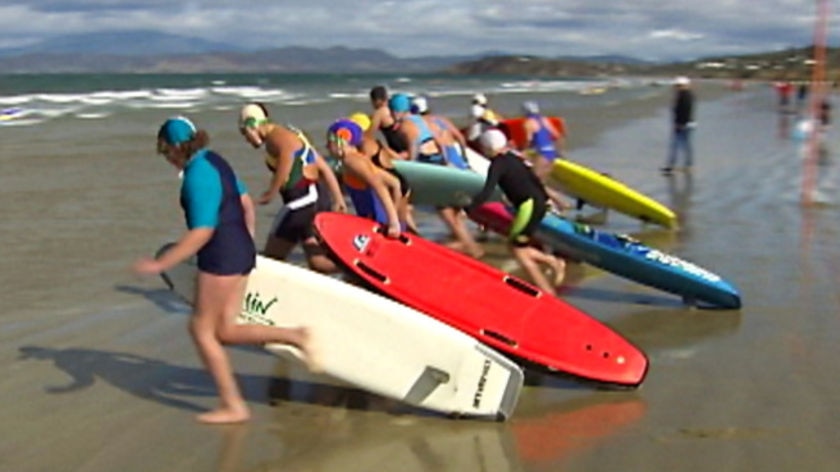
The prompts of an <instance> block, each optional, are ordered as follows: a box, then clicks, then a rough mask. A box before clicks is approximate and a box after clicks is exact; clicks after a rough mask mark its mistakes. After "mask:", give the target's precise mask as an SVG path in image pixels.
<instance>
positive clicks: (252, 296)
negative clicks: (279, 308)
mask: <svg viewBox="0 0 840 472" xmlns="http://www.w3.org/2000/svg"><path fill="white" fill-rule="evenodd" d="M275 303H277V297H274V298H272V299H271V300H269V301H265V300H264V299H263V298H262V297H260V294H259V293H257V292H248V294H247V295H245V300H243V302H242V314H241V315H240V318H243V319H244V320H245V321H247V322H251V323H259V324H264V325H271V326H273V325H274V322H273V321H272V320H271V318H270V317H268V316H266V314H267V313H268V309H269V308H271V305H274V304H275Z"/></svg>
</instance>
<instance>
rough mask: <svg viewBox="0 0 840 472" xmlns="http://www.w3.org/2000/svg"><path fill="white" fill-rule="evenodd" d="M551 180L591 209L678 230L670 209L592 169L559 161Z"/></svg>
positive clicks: (566, 161)
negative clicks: (611, 212) (600, 209)
mask: <svg viewBox="0 0 840 472" xmlns="http://www.w3.org/2000/svg"><path fill="white" fill-rule="evenodd" d="M551 176H552V177H553V178H554V180H556V181H557V182H558V183H559V184H560V187H561V188H562V189H563V191H564V192H566V193H568V194H569V195H573V196H575V197H578V198H580V199H581V200H584V201H585V202H587V203H589V204H590V205H593V206H598V207H603V208H609V209H611V210H615V211H617V212H619V213H622V214H625V215H627V216H631V217H633V218H638V219H639V220H642V221H644V222H647V223H656V224H658V225H662V226H664V227H666V228H676V227H677V215H675V214H674V212H673V211H671V210H670V209H669V208H668V207H666V206H665V205H663V204H661V203H659V202H657V201H656V200H654V199H652V198H650V197H648V196H646V195H644V194H642V193H640V192H638V191H636V190H633V189H632V188H630V187H628V186H627V185H625V184H623V183H621V182H619V181H618V180H615V179H613V178H612V177H609V176H606V175H603V174H601V173H600V172H597V171H594V170H592V169H590V168H588V167H585V166H582V165H580V164H577V163H574V162H571V161H569V160H566V159H557V160H555V161H554V164H553V167H552V169H551Z"/></svg>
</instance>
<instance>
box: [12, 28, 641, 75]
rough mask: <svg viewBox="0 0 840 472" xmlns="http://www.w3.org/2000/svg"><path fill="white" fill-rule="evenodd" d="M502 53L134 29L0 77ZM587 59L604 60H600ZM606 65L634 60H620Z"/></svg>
mask: <svg viewBox="0 0 840 472" xmlns="http://www.w3.org/2000/svg"><path fill="white" fill-rule="evenodd" d="M504 54H505V53H504V52H499V51H492V52H485V53H481V54H473V55H452V56H422V57H412V58H402V57H397V56H394V55H392V54H389V53H387V52H385V51H382V50H378V49H369V48H367V49H366V48H356V49H354V48H347V47H331V48H309V47H301V46H286V47H278V48H273V49H266V50H259V51H256V50H248V49H245V48H242V47H239V46H237V45H232V44H227V43H221V42H213V41H206V40H202V39H197V38H190V37H185V36H179V35H172V34H166V33H159V32H155V31H145V30H136V31H115V32H101V33H89V34H76V35H66V36H60V37H56V38H53V39H50V40H46V41H43V42H41V43H38V44H34V45H31V46H27V47H23V48H13V49H0V70H2V71H3V72H4V73H90V72H96V73H108V72H110V73H201V72H277V73H282V72H289V73H292V72H313V73H317V72H325V73H342V72H345V73H364V72H405V73H418V72H436V71H452V70H453V67H454V66H456V64H461V63H467V62H471V61H475V60H478V59H480V58H482V57H498V56H502V55H504ZM592 60H593V62H596V63H605V62H608V61H609V60H608V58H606V57H600V56H599V57H593V59H592ZM612 62H617V63H632V62H635V60H634V59H632V58H621V59H620V60H612ZM511 71H512V72H515V70H514V69H512V70H511Z"/></svg>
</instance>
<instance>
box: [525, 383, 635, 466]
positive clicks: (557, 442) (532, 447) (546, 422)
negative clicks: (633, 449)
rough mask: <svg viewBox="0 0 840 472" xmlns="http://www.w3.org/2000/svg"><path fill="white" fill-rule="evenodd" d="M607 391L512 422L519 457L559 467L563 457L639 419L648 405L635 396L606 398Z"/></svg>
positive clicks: (533, 462) (605, 437)
mask: <svg viewBox="0 0 840 472" xmlns="http://www.w3.org/2000/svg"><path fill="white" fill-rule="evenodd" d="M606 396H607V394H594V395H592V396H590V397H585V398H581V399H575V400H571V401H567V402H565V403H564V404H562V405H558V406H555V407H552V409H551V411H543V412H539V413H537V414H533V415H529V416H526V417H519V418H516V419H515V421H514V422H513V423H512V424H511V429H512V430H513V434H514V437H515V439H516V447H517V452H518V454H519V458H520V460H521V461H522V462H523V463H525V464H528V465H529V466H532V467H539V468H541V469H545V470H559V469H557V467H560V466H561V465H562V462H563V461H564V460H567V459H569V458H571V457H572V456H574V455H579V454H582V453H584V452H586V451H587V450H589V449H591V448H593V447H595V446H597V445H599V443H601V442H604V441H606V440H607V439H608V438H609V437H610V436H613V435H615V434H617V433H619V432H620V431H621V430H622V429H624V428H626V427H629V426H630V425H632V424H633V423H635V422H637V421H639V420H640V419H641V418H642V417H643V416H644V414H645V411H646V409H647V405H646V404H645V403H644V401H642V400H641V399H639V398H636V397H634V396H620V397H619V398H617V399H609V400H606V401H605V399H604V398H605V397H606Z"/></svg>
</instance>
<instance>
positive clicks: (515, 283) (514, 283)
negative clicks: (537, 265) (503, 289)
mask: <svg viewBox="0 0 840 472" xmlns="http://www.w3.org/2000/svg"><path fill="white" fill-rule="evenodd" d="M505 283H506V284H508V285H510V286H511V287H513V288H515V289H517V290H519V291H520V292H522V293H524V294H526V295H530V296H532V297H534V298H536V297H538V296H539V295H540V291H539V290H538V289H536V288H534V287H532V286H530V285H528V284H527V283H525V282H523V281H521V280H519V279H517V278H515V277H511V276H506V277H505Z"/></svg>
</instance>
